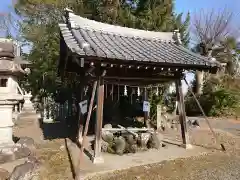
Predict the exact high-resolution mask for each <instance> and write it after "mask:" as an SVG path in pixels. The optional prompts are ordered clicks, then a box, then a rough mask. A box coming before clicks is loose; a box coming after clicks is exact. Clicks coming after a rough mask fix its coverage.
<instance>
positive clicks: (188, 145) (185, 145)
mask: <svg viewBox="0 0 240 180" xmlns="http://www.w3.org/2000/svg"><path fill="white" fill-rule="evenodd" d="M182 147H183V148H185V149H193V146H192V145H191V144H182Z"/></svg>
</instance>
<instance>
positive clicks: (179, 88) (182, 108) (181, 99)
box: [176, 78, 192, 149]
mask: <svg viewBox="0 0 240 180" xmlns="http://www.w3.org/2000/svg"><path fill="white" fill-rule="evenodd" d="M176 94H177V100H178V110H179V121H180V125H181V132H182V140H183V147H184V148H186V149H190V148H191V147H192V146H191V144H190V141H189V135H188V131H187V117H186V112H185V104H184V97H183V91H182V82H181V79H180V78H179V79H177V80H176Z"/></svg>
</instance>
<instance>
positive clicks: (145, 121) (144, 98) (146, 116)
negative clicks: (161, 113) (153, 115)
mask: <svg viewBox="0 0 240 180" xmlns="http://www.w3.org/2000/svg"><path fill="white" fill-rule="evenodd" d="M143 101H148V94H147V88H144V94H143ZM148 115H149V112H147V111H144V125H145V126H147V120H148Z"/></svg>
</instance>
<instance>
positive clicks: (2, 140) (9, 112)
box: [0, 102, 14, 151]
mask: <svg viewBox="0 0 240 180" xmlns="http://www.w3.org/2000/svg"><path fill="white" fill-rule="evenodd" d="M0 117H1V119H0V151H4V150H6V149H8V148H11V147H12V146H13V145H14V142H13V139H12V135H13V134H12V128H13V125H14V124H13V121H12V119H13V104H7V103H4V102H2V103H0Z"/></svg>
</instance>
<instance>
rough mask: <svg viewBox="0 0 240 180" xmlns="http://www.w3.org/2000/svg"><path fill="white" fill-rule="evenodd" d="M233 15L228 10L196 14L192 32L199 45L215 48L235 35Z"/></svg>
mask: <svg viewBox="0 0 240 180" xmlns="http://www.w3.org/2000/svg"><path fill="white" fill-rule="evenodd" d="M232 19H233V13H232V12H230V11H228V10H227V9H226V8H225V9H224V10H222V11H218V12H217V11H216V10H211V11H210V12H204V11H203V10H202V11H200V13H198V14H195V15H194V16H193V20H192V32H193V35H194V38H196V40H197V44H199V43H204V44H206V45H207V46H213V45H215V44H217V43H219V41H221V40H222V39H223V38H224V37H226V36H230V35H232V34H233V27H232Z"/></svg>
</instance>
